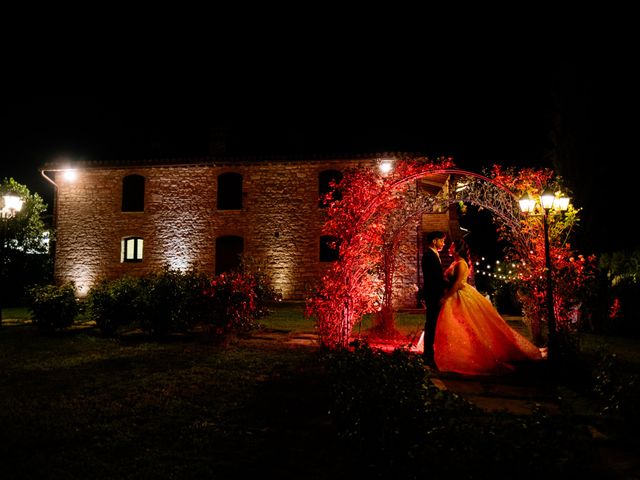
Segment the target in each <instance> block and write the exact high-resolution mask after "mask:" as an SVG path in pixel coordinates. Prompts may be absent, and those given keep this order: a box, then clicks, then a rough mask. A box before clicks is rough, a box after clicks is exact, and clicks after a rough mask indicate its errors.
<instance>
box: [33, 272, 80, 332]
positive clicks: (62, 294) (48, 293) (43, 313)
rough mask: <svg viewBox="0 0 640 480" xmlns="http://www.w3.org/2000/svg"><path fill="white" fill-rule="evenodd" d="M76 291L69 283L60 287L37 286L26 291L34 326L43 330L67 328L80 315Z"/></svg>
mask: <svg viewBox="0 0 640 480" xmlns="http://www.w3.org/2000/svg"><path fill="white" fill-rule="evenodd" d="M75 294H76V289H75V286H74V285H73V284H71V283H66V284H64V285H61V286H56V285H37V286H34V287H31V288H30V289H28V302H29V305H28V308H29V310H30V312H31V315H32V321H33V323H34V325H36V326H37V327H38V328H41V329H43V330H54V329H60V328H67V327H70V326H71V325H73V322H74V320H75V318H76V316H77V315H78V313H80V304H79V303H78V300H77V299H76V295H75Z"/></svg>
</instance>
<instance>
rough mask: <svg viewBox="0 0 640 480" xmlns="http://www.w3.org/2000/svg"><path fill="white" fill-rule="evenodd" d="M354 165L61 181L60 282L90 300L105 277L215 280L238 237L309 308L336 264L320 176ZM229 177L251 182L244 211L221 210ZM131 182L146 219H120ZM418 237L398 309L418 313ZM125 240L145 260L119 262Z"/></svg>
mask: <svg viewBox="0 0 640 480" xmlns="http://www.w3.org/2000/svg"><path fill="white" fill-rule="evenodd" d="M373 161H375V160H357V162H359V163H362V164H366V163H371V162H373ZM355 162H356V161H355V160H353V161H346V160H318V161H313V160H304V161H280V162H270V161H255V162H238V163H233V164H231V163H227V164H218V165H215V164H213V163H203V164H201V165H198V164H192V165H164V166H163V165H158V166H144V167H137V168H130V167H127V168H124V167H123V168H118V167H96V166H91V167H90V168H86V169H82V170H78V177H77V179H76V180H75V181H73V182H67V181H65V180H64V179H62V177H60V176H57V177H56V179H55V180H56V183H57V185H58V189H57V197H56V228H57V242H56V261H55V276H56V280H57V281H58V282H66V281H73V282H75V284H76V286H77V287H78V290H79V292H80V295H85V294H86V293H87V292H88V290H89V289H90V288H91V286H92V285H94V284H95V282H96V281H98V280H99V279H102V278H117V277H119V276H122V275H125V274H128V275H142V274H145V273H150V272H153V271H158V270H159V269H161V268H163V267H164V266H169V267H171V268H175V269H186V268H189V267H194V268H197V269H199V270H202V271H205V272H208V273H213V272H214V271H215V258H216V252H215V249H216V238H218V237H220V236H223V235H237V236H240V237H242V238H243V239H244V253H245V255H246V256H249V257H251V258H253V259H256V260H258V261H260V262H261V263H262V264H264V265H265V266H266V269H267V271H268V273H269V274H270V276H271V278H272V279H273V286H274V287H275V288H276V289H277V290H279V291H280V292H281V293H282V295H283V298H284V299H288V300H303V299H304V298H306V296H307V295H308V292H309V289H310V288H311V287H312V286H313V285H314V284H315V283H316V282H317V280H318V279H319V278H320V277H321V275H322V273H323V272H324V271H325V270H326V269H327V267H328V266H329V263H326V262H320V260H319V249H320V245H319V240H320V235H321V229H322V225H323V222H324V218H323V217H324V212H325V211H324V209H322V208H319V207H318V175H319V173H320V172H322V171H324V170H328V169H336V170H344V169H345V167H347V166H354V164H355ZM225 172H236V173H239V174H241V175H242V176H243V208H242V209H241V210H218V209H217V207H216V188H217V187H216V184H217V177H218V175H220V174H222V173H225ZM132 174H137V175H142V176H143V177H145V211H144V212H122V211H121V201H122V179H123V178H124V177H125V176H127V175H132ZM444 216H445V217H446V214H444ZM445 221H446V220H444V218H442V219H441V218H438V222H437V223H438V226H439V228H442V229H444V230H446V229H448V227H447V228H445V226H444V222H445ZM441 223H442V225H440V224H441ZM429 226H431V223H429ZM419 229H420V226H419V225H416V226H415V228H414V229H413V230H412V233H411V234H409V235H407V237H406V240H405V244H406V245H405V247H403V253H402V255H401V259H402V260H401V261H402V262H403V263H404V264H405V266H406V268H404V269H402V274H401V275H399V276H398V277H399V278H397V281H396V284H397V285H398V287H399V288H398V289H397V293H396V299H397V304H398V306H405V307H415V306H416V291H417V288H418V284H419V283H420V279H419V277H418V275H419V267H418V266H419V255H420V246H419V244H420V239H419V235H420V232H419ZM125 237H142V238H143V239H144V256H143V260H142V261H141V262H132V263H130V262H121V240H122V239H123V238H125Z"/></svg>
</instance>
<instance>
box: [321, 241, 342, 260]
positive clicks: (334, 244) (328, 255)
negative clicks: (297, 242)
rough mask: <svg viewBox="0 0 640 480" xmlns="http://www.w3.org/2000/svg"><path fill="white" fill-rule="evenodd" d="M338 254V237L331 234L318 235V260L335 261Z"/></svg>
mask: <svg viewBox="0 0 640 480" xmlns="http://www.w3.org/2000/svg"><path fill="white" fill-rule="evenodd" d="M339 256H340V246H339V244H338V239H337V238H336V237H332V236H331V235H323V236H321V237H320V261H321V262H335V261H336V260H338V258H339Z"/></svg>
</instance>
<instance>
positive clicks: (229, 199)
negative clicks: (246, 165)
mask: <svg viewBox="0 0 640 480" xmlns="http://www.w3.org/2000/svg"><path fill="white" fill-rule="evenodd" d="M217 205H218V210H242V175H240V174H239V173H235V172H228V173H222V174H220V175H218V198H217Z"/></svg>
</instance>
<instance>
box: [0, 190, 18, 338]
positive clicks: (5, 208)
mask: <svg viewBox="0 0 640 480" xmlns="http://www.w3.org/2000/svg"><path fill="white" fill-rule="evenodd" d="M22 202H23V201H22V199H21V198H20V197H19V196H18V195H14V194H12V193H7V194H5V195H3V196H2V197H0V206H1V208H0V217H1V218H2V229H1V230H2V238H1V240H2V243H0V281H1V282H2V284H1V285H0V326H2V303H3V302H2V295H3V293H4V277H5V262H6V258H5V251H6V247H7V223H8V222H9V220H10V219H12V218H13V217H15V216H16V213H18V212H19V211H20V210H21V209H22Z"/></svg>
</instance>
